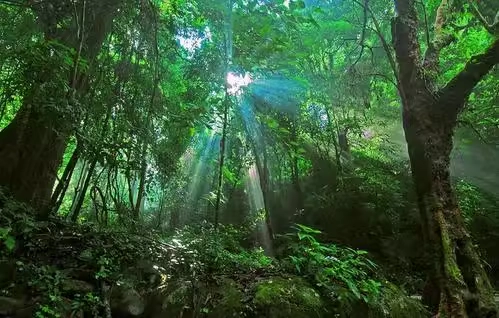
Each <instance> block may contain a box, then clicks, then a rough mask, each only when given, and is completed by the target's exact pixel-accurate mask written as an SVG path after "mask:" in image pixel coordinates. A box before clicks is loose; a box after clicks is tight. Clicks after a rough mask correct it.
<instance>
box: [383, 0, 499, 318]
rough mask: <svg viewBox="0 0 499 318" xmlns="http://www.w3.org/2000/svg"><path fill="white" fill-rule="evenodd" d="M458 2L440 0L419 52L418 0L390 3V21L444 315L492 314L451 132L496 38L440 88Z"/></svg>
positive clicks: (498, 45) (491, 59)
mask: <svg viewBox="0 0 499 318" xmlns="http://www.w3.org/2000/svg"><path fill="white" fill-rule="evenodd" d="M458 6H459V3H458V1H447V0H443V1H441V3H440V6H439V7H438V9H437V11H436V19H435V25H434V28H435V32H434V33H435V35H434V38H433V41H431V42H429V43H428V48H427V50H426V53H425V54H424V56H422V54H421V47H422V45H421V43H420V42H419V29H418V27H419V22H418V12H417V10H416V1H415V0H397V1H395V10H396V13H397V16H396V17H395V19H394V21H393V24H392V34H393V45H394V48H395V52H396V61H397V64H398V72H397V77H398V84H399V86H400V93H401V99H402V105H403V124H404V130H405V136H406V140H407V144H408V150H409V157H410V162H411V167H412V175H413V179H414V182H415V186H416V192H417V195H418V204H419V209H420V214H421V219H422V223H423V233H424V238H425V240H426V244H427V250H428V257H429V262H431V269H430V276H429V277H430V280H431V283H432V285H433V288H435V290H436V293H437V295H438V297H437V303H438V304H439V305H438V312H439V314H440V315H441V316H443V317H469V316H470V317H492V316H495V315H496V310H495V308H494V306H493V299H492V296H493V295H492V288H491V285H490V283H489V280H488V278H487V275H486V273H485V271H484V269H483V267H482V265H481V262H480V257H479V255H478V253H477V251H476V249H475V246H474V245H473V241H472V239H471V237H470V235H469V233H468V232H467V230H466V228H465V225H464V221H463V217H462V215H461V211H460V209H459V206H458V204H457V200H456V196H455V194H454V190H453V188H452V185H451V177H450V173H449V165H450V153H451V151H452V148H453V134H454V130H455V128H456V125H457V123H458V116H459V114H460V113H461V111H463V109H464V107H465V105H466V102H467V99H468V97H469V96H470V94H471V93H472V91H473V89H474V87H475V86H476V85H477V84H478V83H479V82H480V81H481V80H482V79H483V78H484V77H485V76H486V75H487V74H488V73H489V71H490V70H491V69H492V68H493V67H494V66H495V65H496V64H497V63H499V40H498V39H495V40H493V41H492V44H491V45H490V47H489V48H488V49H487V50H485V52H483V53H482V54H479V55H476V56H474V57H472V58H471V59H470V60H469V61H468V63H467V64H466V66H465V67H464V69H463V70H461V71H460V72H459V73H458V74H457V75H456V76H455V77H454V78H452V79H451V80H450V81H448V82H447V83H446V84H445V85H443V86H442V87H439V85H438V83H437V79H436V78H437V76H436V75H437V74H438V70H439V63H440V53H441V52H442V50H443V49H444V48H446V47H447V46H449V45H450V44H451V43H452V42H453V41H455V40H456V39H455V38H454V37H453V35H452V32H450V31H449V25H450V24H451V20H452V18H453V16H454V15H455V14H456V12H457V8H458Z"/></svg>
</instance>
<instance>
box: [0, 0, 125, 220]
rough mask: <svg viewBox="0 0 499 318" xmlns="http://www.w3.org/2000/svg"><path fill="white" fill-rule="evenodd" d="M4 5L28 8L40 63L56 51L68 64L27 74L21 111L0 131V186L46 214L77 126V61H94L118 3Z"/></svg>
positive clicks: (82, 81)
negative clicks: (39, 41) (37, 35)
mask: <svg viewBox="0 0 499 318" xmlns="http://www.w3.org/2000/svg"><path fill="white" fill-rule="evenodd" d="M8 3H10V4H17V5H23V6H24V5H26V6H29V7H30V8H31V10H32V11H33V13H34V14H35V16H36V19H37V22H38V25H39V28H40V29H41V31H42V32H43V36H44V39H43V41H42V42H43V43H42V44H41V45H42V47H44V48H46V49H45V50H44V51H41V52H42V53H44V54H45V56H42V57H41V58H42V59H47V60H50V58H52V56H58V54H54V52H57V51H59V52H58V53H60V52H62V59H63V60H69V62H66V63H65V64H64V63H63V64H62V65H63V66H62V67H59V68H53V67H50V64H49V63H45V64H44V65H42V66H40V67H34V68H33V69H29V70H27V72H26V75H27V76H29V78H27V79H26V82H27V83H29V88H28V89H27V90H26V93H25V95H24V96H23V101H22V106H21V108H20V110H19V111H18V113H17V114H16V117H15V118H14V120H13V121H12V122H11V123H10V124H9V125H8V126H7V127H6V128H5V129H4V130H2V131H1V132H0V186H3V187H6V188H7V189H8V191H9V192H10V193H11V194H12V195H13V196H14V197H15V198H16V199H18V200H20V201H23V202H27V203H30V204H31V205H33V207H35V208H36V209H37V210H38V211H48V209H46V206H47V205H48V204H49V203H50V197H51V194H52V188H53V186H54V182H55V180H56V176H57V169H58V167H59V165H60V163H61V160H62V157H63V154H64V150H65V149H66V145H67V143H68V139H69V136H70V135H71V132H72V128H73V126H74V125H75V124H77V123H78V122H77V120H74V119H75V118H77V117H78V116H77V113H78V112H77V111H76V109H77V108H78V99H79V98H80V97H81V96H82V95H84V94H85V92H86V91H88V88H89V82H88V76H87V73H86V71H88V70H85V69H84V67H83V65H82V61H86V65H89V64H90V65H91V64H92V62H93V61H94V60H95V59H96V57H97V55H98V54H99V52H100V49H101V46H102V43H103V42H104V40H105V38H106V37H107V35H108V33H109V32H110V30H111V27H112V22H113V19H114V16H115V15H116V13H117V12H118V9H119V8H120V7H121V5H122V4H123V1H121V0H106V1H100V0H82V1H73V2H71V3H70V2H67V1H62V0H50V1H43V2H32V1H26V2H24V1H9V2H8ZM47 64H48V67H47ZM35 65H36V64H35ZM41 213H45V212H41Z"/></svg>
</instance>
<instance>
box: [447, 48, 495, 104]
mask: <svg viewBox="0 0 499 318" xmlns="http://www.w3.org/2000/svg"><path fill="white" fill-rule="evenodd" d="M498 63H499V39H496V40H495V41H494V43H493V44H492V45H491V46H490V47H489V48H488V49H487V51H485V53H483V54H480V55H477V56H474V57H472V58H471V59H470V60H469V61H468V63H467V64H466V66H465V67H464V69H463V70H462V71H461V72H460V73H459V74H457V75H456V76H455V77H454V78H453V79H452V80H451V81H450V82H449V83H447V85H446V86H445V87H443V88H442V89H441V90H440V92H439V94H438V95H439V99H440V101H442V102H444V103H442V104H441V105H442V107H444V108H446V109H449V107H450V108H451V109H452V110H453V111H454V112H456V113H458V112H460V111H461V110H462V108H463V107H464V104H465V101H466V100H467V99H468V97H469V96H470V94H471V92H472V91H473V88H474V87H475V86H476V85H477V84H478V83H479V82H480V80H481V79H482V78H483V77H485V75H487V74H488V73H489V71H490V70H491V69H492V68H493V67H494V66H495V65H496V64H498Z"/></svg>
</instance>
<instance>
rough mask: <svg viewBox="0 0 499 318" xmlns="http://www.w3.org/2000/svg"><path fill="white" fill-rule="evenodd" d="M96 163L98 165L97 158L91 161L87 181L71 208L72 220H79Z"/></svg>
mask: <svg viewBox="0 0 499 318" xmlns="http://www.w3.org/2000/svg"><path fill="white" fill-rule="evenodd" d="M96 165H97V158H94V159H92V162H91V163H90V168H89V169H88V173H87V175H86V177H85V181H84V183H83V187H82V188H81V192H80V194H79V196H78V199H77V201H76V204H75V205H74V207H73V209H72V210H71V221H72V222H76V221H77V220H78V216H79V215H80V211H81V207H82V206H83V201H85V195H86V194H87V190H88V186H89V185H90V180H91V179H92V176H93V174H94V170H95V166H96Z"/></svg>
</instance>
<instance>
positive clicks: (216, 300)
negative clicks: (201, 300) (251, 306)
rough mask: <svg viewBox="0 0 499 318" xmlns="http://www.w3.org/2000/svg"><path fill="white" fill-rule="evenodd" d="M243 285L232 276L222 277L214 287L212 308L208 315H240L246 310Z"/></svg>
mask: <svg viewBox="0 0 499 318" xmlns="http://www.w3.org/2000/svg"><path fill="white" fill-rule="evenodd" d="M241 289H242V286H241V285H239V284H238V283H237V282H236V281H234V280H233V279H230V278H223V279H221V280H220V281H219V282H218V284H217V285H216V286H213V287H212V290H211V294H212V297H213V301H212V309H211V310H210V311H209V315H208V317H213V318H215V317H240V316H241V315H242V313H243V311H244V309H245V308H244V302H243V300H244V294H243V292H242V291H241Z"/></svg>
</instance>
